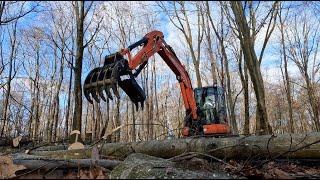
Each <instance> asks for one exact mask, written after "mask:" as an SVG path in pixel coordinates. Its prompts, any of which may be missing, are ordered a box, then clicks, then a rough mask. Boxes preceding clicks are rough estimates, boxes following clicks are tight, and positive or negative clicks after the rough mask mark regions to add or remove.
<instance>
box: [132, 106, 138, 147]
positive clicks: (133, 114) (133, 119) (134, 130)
mask: <svg viewBox="0 0 320 180" xmlns="http://www.w3.org/2000/svg"><path fill="white" fill-rule="evenodd" d="M131 111H132V131H131V133H132V134H131V138H132V142H136V139H137V137H136V117H135V112H134V104H133V103H131Z"/></svg>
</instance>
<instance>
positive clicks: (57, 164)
mask: <svg viewBox="0 0 320 180" xmlns="http://www.w3.org/2000/svg"><path fill="white" fill-rule="evenodd" d="M120 162H121V161H117V160H106V159H99V160H94V159H70V160H65V159H52V158H47V157H41V156H32V155H25V154H15V155H14V156H13V163H14V164H17V165H23V166H25V167H26V168H27V169H37V168H39V169H51V168H60V169H61V168H78V167H82V168H90V167H92V166H94V165H97V166H100V167H103V168H106V169H113V168H114V167H116V166H117V165H118V164H119V163H120Z"/></svg>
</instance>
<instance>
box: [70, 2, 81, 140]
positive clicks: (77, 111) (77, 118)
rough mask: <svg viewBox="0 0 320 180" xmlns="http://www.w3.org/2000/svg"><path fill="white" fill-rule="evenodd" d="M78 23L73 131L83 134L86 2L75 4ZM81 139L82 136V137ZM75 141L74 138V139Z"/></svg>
mask: <svg viewBox="0 0 320 180" xmlns="http://www.w3.org/2000/svg"><path fill="white" fill-rule="evenodd" d="M75 4H76V6H75V12H76V23H77V38H76V42H77V48H76V49H77V50H76V62H75V67H74V83H73V84H74V103H75V104H74V111H73V124H72V128H73V130H79V131H80V132H81V124H82V121H81V116H82V88H81V72H82V59H83V50H84V45H83V35H84V32H83V23H84V1H80V2H79V4H80V7H79V6H78V2H76V3H75ZM80 138H81V136H80ZM72 139H73V138H72Z"/></svg>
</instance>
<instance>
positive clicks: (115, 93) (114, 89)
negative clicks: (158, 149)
mask: <svg viewBox="0 0 320 180" xmlns="http://www.w3.org/2000/svg"><path fill="white" fill-rule="evenodd" d="M111 88H112V90H113V93H114V95H116V97H117V98H118V99H120V94H119V92H118V89H117V86H116V84H115V83H113V84H112V85H111Z"/></svg>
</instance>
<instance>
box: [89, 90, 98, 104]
mask: <svg viewBox="0 0 320 180" xmlns="http://www.w3.org/2000/svg"><path fill="white" fill-rule="evenodd" d="M90 92H91V96H92V97H93V99H94V100H96V102H97V103H100V99H99V97H98V96H97V94H96V90H95V89H93V90H91V91H90Z"/></svg>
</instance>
